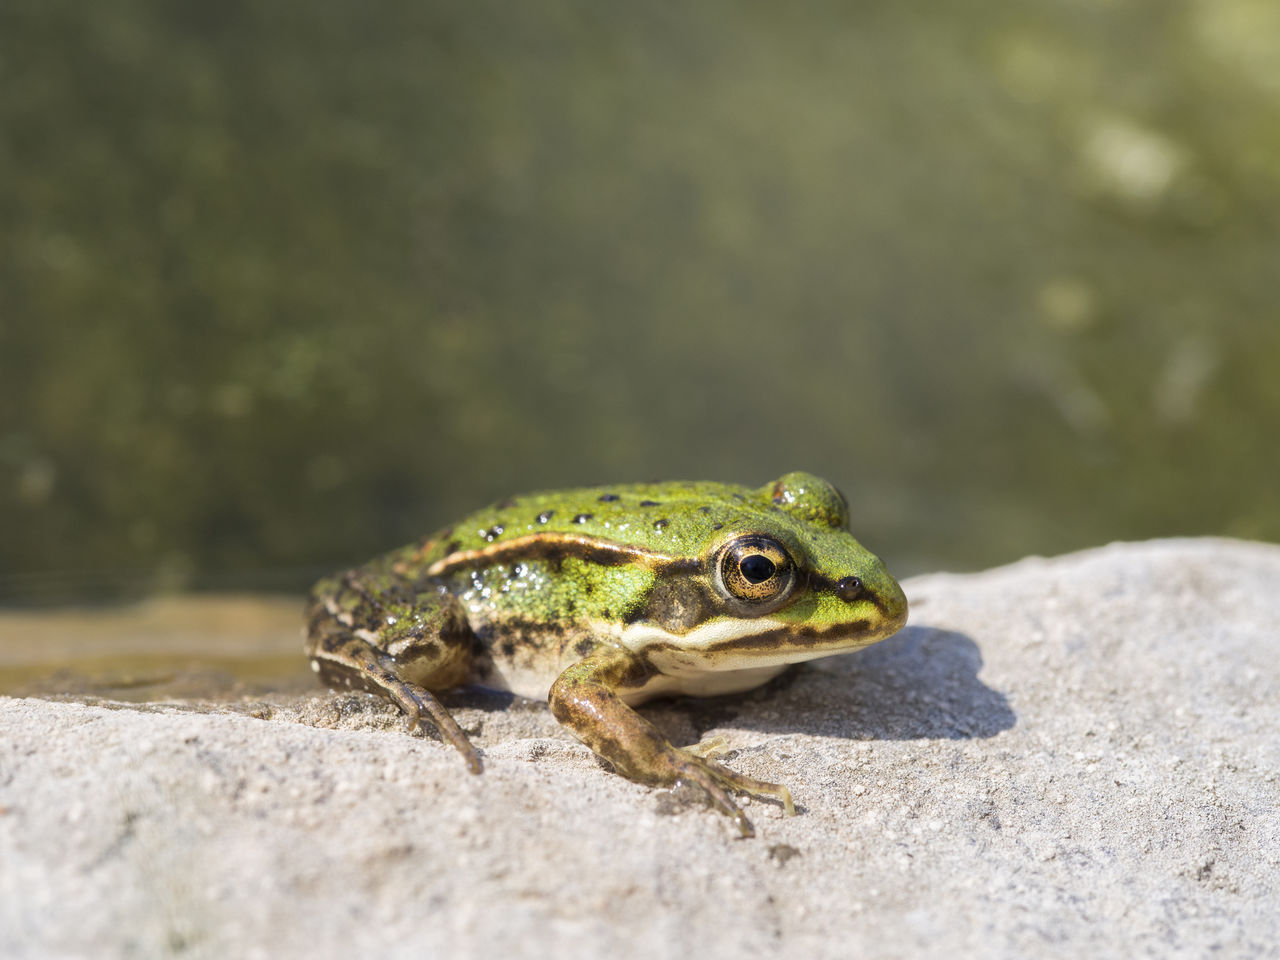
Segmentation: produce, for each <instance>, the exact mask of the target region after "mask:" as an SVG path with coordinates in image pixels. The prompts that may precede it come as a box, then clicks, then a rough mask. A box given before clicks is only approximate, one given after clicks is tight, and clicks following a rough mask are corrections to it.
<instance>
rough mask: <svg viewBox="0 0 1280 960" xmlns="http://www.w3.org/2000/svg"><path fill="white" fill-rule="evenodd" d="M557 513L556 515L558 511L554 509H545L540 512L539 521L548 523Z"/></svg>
mask: <svg viewBox="0 0 1280 960" xmlns="http://www.w3.org/2000/svg"><path fill="white" fill-rule="evenodd" d="M555 515H556V512H555V511H554V510H543V511H542V512H541V513H540V514H538V522H539V523H546V522H547V521H548V520H550V519H551V518H552V517H554V516H555Z"/></svg>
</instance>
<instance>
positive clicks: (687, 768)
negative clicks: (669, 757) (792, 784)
mask: <svg viewBox="0 0 1280 960" xmlns="http://www.w3.org/2000/svg"><path fill="white" fill-rule="evenodd" d="M680 753H681V755H682V756H681V760H682V762H681V763H680V768H681V769H680V779H681V780H684V781H685V782H687V783H692V784H695V785H697V786H698V787H700V788H701V789H702V790H703V792H704V793H705V794H706V795H707V797H708V799H709V800H710V801H711V804H712V806H714V807H715V808H716V809H717V810H719V811H720V812H721V813H723V814H725V815H726V816H728V817H729V818H730V819H732V820H733V822H734V825H735V826H737V828H738V833H739V834H740V835H741V836H743V837H751V836H755V829H754V828H753V827H752V825H751V821H750V820H748V819H747V817H746V814H744V813H743V812H742V811H741V810H740V809H739V808H738V805H737V804H736V803H735V802H734V801H733V798H732V797H731V796H730V791H732V792H734V793H741V794H746V795H747V796H749V797H753V798H755V799H757V800H763V799H770V800H776V801H778V802H779V803H780V804H781V805H782V812H783V814H784V815H785V816H788V817H794V816H795V815H796V805H795V803H794V801H792V799H791V791H790V790H788V789H787V788H786V787H785V786H783V785H782V784H780V783H769V782H768V781H767V780H757V779H756V778H755V777H749V776H747V775H746V774H745V773H738V772H737V771H736V770H731V769H729V768H728V767H726V766H724V765H723V764H720V763H717V762H716V761H714V760H710V759H706V758H703V757H699V756H696V755H694V754H692V753H690V752H689V751H687V750H681V751H680Z"/></svg>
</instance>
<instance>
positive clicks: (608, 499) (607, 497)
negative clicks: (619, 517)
mask: <svg viewBox="0 0 1280 960" xmlns="http://www.w3.org/2000/svg"><path fill="white" fill-rule="evenodd" d="M617 499H618V495H617V494H616V493H602V494H600V502H601V503H612V502H613V501H614V500H617Z"/></svg>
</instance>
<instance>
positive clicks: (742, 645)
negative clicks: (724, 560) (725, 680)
mask: <svg viewBox="0 0 1280 960" xmlns="http://www.w3.org/2000/svg"><path fill="white" fill-rule="evenodd" d="M905 623H906V609H905V606H904V607H903V609H902V611H901V613H900V614H899V615H897V616H893V617H882V616H874V615H869V616H867V617H865V618H859V619H854V620H848V621H844V622H841V623H833V624H829V625H824V624H814V623H806V622H799V623H797V622H794V621H787V620H782V619H777V618H774V617H761V618H759V619H757V620H736V619H732V618H727V617H726V618H722V619H717V620H712V621H710V622H707V623H704V624H702V625H700V626H697V627H694V628H693V629H692V630H689V631H688V632H687V633H684V634H682V635H679V636H676V635H674V634H671V633H668V632H667V631H665V630H663V629H661V628H660V627H657V626H654V625H653V624H633V625H631V626H629V627H628V628H627V629H626V630H624V631H623V633H622V637H621V638H620V639H621V641H622V644H623V646H626V647H628V648H629V649H631V650H634V651H636V652H637V653H643V654H645V655H646V656H647V657H649V659H650V660H652V661H654V662H655V664H657V665H658V666H659V668H660V669H662V670H664V671H665V670H667V669H673V670H677V671H679V672H689V673H693V672H710V671H720V670H742V669H749V668H754V667H770V666H783V665H786V664H789V663H801V662H803V661H805V660H815V659H817V658H818V657H827V656H831V655H832V654H837V653H847V652H849V651H852V650H859V649H861V648H863V647H866V646H870V645H871V644H873V643H877V642H878V641H880V640H884V639H885V638H886V637H889V636H891V635H893V634H894V633H897V632H898V630H899V629H901V627H902V626H903V625H904V624H905Z"/></svg>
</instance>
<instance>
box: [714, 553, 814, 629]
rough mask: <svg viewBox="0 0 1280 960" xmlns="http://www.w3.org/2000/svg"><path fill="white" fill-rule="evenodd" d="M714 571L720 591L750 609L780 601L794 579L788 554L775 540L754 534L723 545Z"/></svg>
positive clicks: (794, 570)
mask: <svg viewBox="0 0 1280 960" xmlns="http://www.w3.org/2000/svg"><path fill="white" fill-rule="evenodd" d="M715 573H716V587H717V588H719V590H720V592H721V593H723V594H725V595H726V596H727V597H729V598H732V599H734V600H738V601H740V602H742V603H745V604H748V605H749V606H751V607H752V608H755V607H764V606H767V605H770V604H773V605H776V604H778V603H781V602H782V601H783V600H784V599H786V597H787V595H788V594H789V593H790V592H791V588H792V587H793V586H795V582H796V565H795V563H794V562H793V561H792V559H791V555H790V554H788V553H787V551H786V549H785V548H784V547H783V546H782V544H780V543H778V541H776V540H773V539H770V538H769V537H763V536H759V535H757V534H751V535H749V536H745V537H739V538H738V539H737V540H732V541H730V542H729V543H728V544H726V545H725V547H724V549H723V550H722V551H721V552H720V558H719V560H718V561H717V562H716V568H715ZM761 612H764V611H761Z"/></svg>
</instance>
